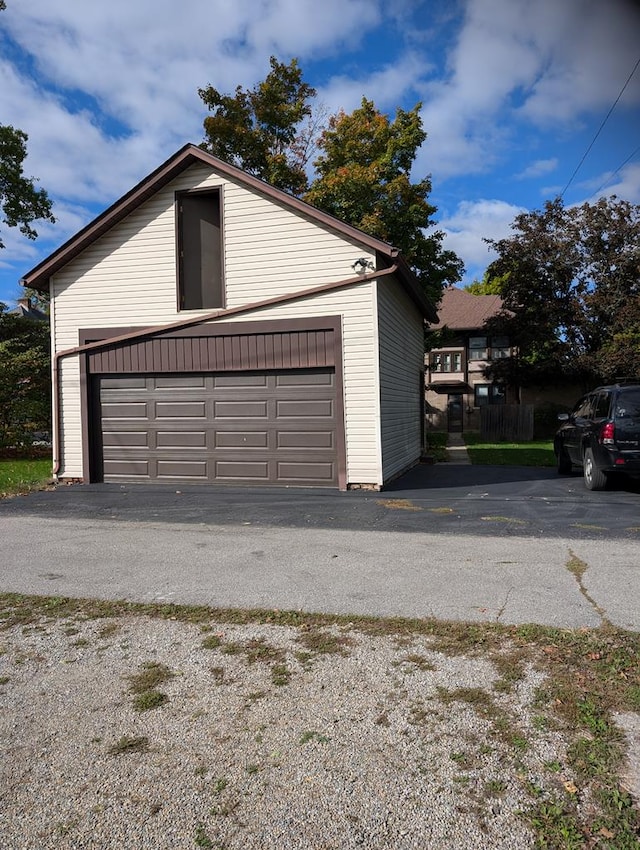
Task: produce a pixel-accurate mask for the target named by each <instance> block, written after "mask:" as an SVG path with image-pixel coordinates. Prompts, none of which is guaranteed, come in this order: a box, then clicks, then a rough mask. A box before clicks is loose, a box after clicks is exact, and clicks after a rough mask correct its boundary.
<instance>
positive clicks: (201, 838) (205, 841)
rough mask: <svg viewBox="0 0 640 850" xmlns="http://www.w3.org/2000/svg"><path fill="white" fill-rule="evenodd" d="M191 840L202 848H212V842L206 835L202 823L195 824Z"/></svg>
mask: <svg viewBox="0 0 640 850" xmlns="http://www.w3.org/2000/svg"><path fill="white" fill-rule="evenodd" d="M193 840H194V843H195V845H196V847H202V848H204V850H214V843H213V841H212V840H211V839H210V838H209V836H208V835H207V832H206V830H205V828H204V824H203V823H198V824H196V829H195V834H194V837H193Z"/></svg>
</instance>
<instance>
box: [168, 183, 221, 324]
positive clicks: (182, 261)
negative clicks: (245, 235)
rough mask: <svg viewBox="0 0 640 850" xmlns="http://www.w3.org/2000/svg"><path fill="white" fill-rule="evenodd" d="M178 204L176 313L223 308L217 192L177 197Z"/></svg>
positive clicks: (218, 191)
mask: <svg viewBox="0 0 640 850" xmlns="http://www.w3.org/2000/svg"><path fill="white" fill-rule="evenodd" d="M177 201H178V287H179V297H178V304H179V309H180V310H215V309H216V308H217V307H224V283H223V276H222V229H221V214H220V207H221V203H220V190H219V189H214V190H207V191H206V192H184V193H180V194H179V195H178V196H177Z"/></svg>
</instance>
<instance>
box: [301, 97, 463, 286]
mask: <svg viewBox="0 0 640 850" xmlns="http://www.w3.org/2000/svg"><path fill="white" fill-rule="evenodd" d="M420 107H421V104H419V103H418V104H416V106H415V107H414V108H413V109H411V110H409V111H405V110H403V109H398V110H396V117H395V120H393V121H391V120H390V119H389V117H388V116H387V115H384V114H383V113H381V112H380V111H379V110H377V109H376V107H375V105H374V104H373V102H372V101H370V100H367V99H366V98H363V100H362V104H361V106H360V107H359V108H358V109H355V110H354V111H353V112H352V113H351V114H349V115H348V114H346V113H345V112H343V111H341V112H339V113H338V114H337V115H334V116H332V118H331V119H330V120H329V126H328V127H327V129H326V130H325V131H324V132H323V133H322V135H321V137H320V139H319V141H318V147H319V148H320V151H321V153H320V156H319V157H318V159H317V160H316V161H315V163H314V165H315V167H316V169H317V177H316V179H315V180H314V181H313V183H312V184H311V187H310V189H309V191H308V192H307V193H306V195H305V196H304V198H305V200H306V201H308V202H309V203H310V204H313V205H314V206H316V207H318V208H319V209H322V210H324V211H325V212H328V213H331V214H332V215H334V216H336V218H339V219H340V220H341V221H345V222H347V223H348V224H352V225H354V226H355V227H358V228H359V229H360V230H363V231H364V232H365V233H369V234H370V235H371V236H376V237H377V238H379V239H382V240H384V241H385V242H388V243H390V244H391V245H394V246H395V247H397V248H399V249H400V251H401V252H402V254H403V255H404V257H405V259H406V260H407V262H408V263H409V265H410V266H411V267H412V269H413V270H414V272H415V273H416V276H417V277H418V279H419V280H420V282H421V283H422V285H423V288H424V290H425V292H426V294H427V295H428V296H429V297H430V298H431V299H432V300H433V301H434V302H438V301H439V300H440V297H441V294H442V288H443V286H444V285H446V284H451V283H455V282H456V281H457V280H460V278H461V276H462V271H463V266H462V262H461V260H460V259H459V258H458V257H457V256H456V255H455V254H454V253H453V251H445V250H444V249H443V248H442V240H443V238H444V234H442V233H441V232H439V231H434V230H433V229H432V228H433V225H434V221H433V215H434V214H435V212H436V207H434V206H433V205H432V204H430V203H429V201H428V196H429V194H430V192H431V180H430V179H429V178H428V177H425V178H423V179H422V180H420V181H419V182H417V183H413V182H412V181H411V175H410V173H411V168H412V166H413V163H414V161H415V158H416V154H417V152H418V149H419V147H420V145H421V144H422V143H423V142H424V141H425V139H426V137H427V134H426V133H425V131H424V130H423V128H422V120H421V118H420ZM425 231H429V233H428V235H427V233H425Z"/></svg>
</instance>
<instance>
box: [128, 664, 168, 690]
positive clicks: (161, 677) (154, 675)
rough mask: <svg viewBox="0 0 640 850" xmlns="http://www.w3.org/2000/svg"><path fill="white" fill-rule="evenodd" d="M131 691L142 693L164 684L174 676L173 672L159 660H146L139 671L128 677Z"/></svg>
mask: <svg viewBox="0 0 640 850" xmlns="http://www.w3.org/2000/svg"><path fill="white" fill-rule="evenodd" d="M127 678H128V679H129V682H130V683H131V684H130V685H129V688H130V690H131V693H134V694H141V693H143V692H144V691H150V690H152V689H153V688H157V687H158V685H162V684H163V683H164V682H166V681H168V680H169V679H171V678H173V673H172V672H171V670H169V668H168V667H166V666H165V665H164V664H159V663H158V662H157V661H147V662H145V663H144V664H143V665H142V667H141V669H140V672H139V673H134V674H133V675H131V676H128V677H127Z"/></svg>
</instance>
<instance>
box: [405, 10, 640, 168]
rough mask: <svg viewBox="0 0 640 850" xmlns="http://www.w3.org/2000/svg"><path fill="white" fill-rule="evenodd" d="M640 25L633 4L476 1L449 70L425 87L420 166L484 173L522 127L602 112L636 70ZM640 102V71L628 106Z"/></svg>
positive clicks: (562, 123)
mask: <svg viewBox="0 0 640 850" xmlns="http://www.w3.org/2000/svg"><path fill="white" fill-rule="evenodd" d="M427 24H428V21H427V20H426V13H425V26H427ZM639 31H640V11H639V10H638V9H637V7H636V6H635V5H634V4H632V3H631V2H625V0H609V2H607V3H601V2H600V0H563V2H561V3H559V2H557V0H536V2H535V3H532V2H531V0H468V2H467V4H466V11H465V15H464V19H463V22H462V26H461V28H460V30H459V33H458V36H457V41H456V43H455V45H454V46H453V48H452V49H451V50H450V52H449V55H448V61H447V69H446V74H445V76H444V77H443V78H442V79H436V80H430V81H428V82H426V83H424V84H423V85H422V94H423V98H424V102H425V106H424V110H423V121H424V126H425V128H426V129H427V131H428V132H429V141H428V142H427V145H426V146H425V149H424V151H423V153H422V155H421V157H420V161H419V165H420V167H421V168H422V170H429V169H431V170H433V171H434V172H437V174H438V175H439V176H440V177H443V178H444V177H446V176H455V175H457V174H464V173H482V172H483V171H487V170H488V169H490V168H491V167H493V166H494V165H495V164H496V163H497V162H499V161H500V159H501V158H502V157H505V156H506V142H507V141H509V140H510V139H511V135H512V132H515V125H516V124H518V125H521V124H522V123H523V122H526V123H527V124H528V126H529V129H532V128H533V129H536V128H538V129H541V128H546V129H549V126H550V125H551V126H552V127H553V129H554V131H556V132H561V131H563V130H565V131H566V130H567V129H568V128H570V127H572V126H574V125H575V122H576V121H577V120H579V119H582V118H584V117H585V116H587V115H592V114H593V113H594V111H596V112H598V113H599V114H601V111H602V109H603V107H604V106H607V107H608V106H610V105H611V104H612V103H613V100H614V99H615V97H616V96H617V94H618V93H619V91H620V88H621V87H622V85H623V83H624V81H625V80H626V78H627V76H628V74H629V73H630V71H631V69H632V68H633V65H634V63H635V61H636V59H637V33H638V32H639ZM639 102H640V74H639V75H638V78H637V80H636V81H635V84H634V86H630V88H629V90H628V91H627V92H626V93H625V97H624V98H623V99H622V101H621V104H620V108H624V107H625V106H626V107H627V108H629V107H631V106H633V105H635V104H637V103H639ZM499 128H502V129H499ZM427 165H428V168H427Z"/></svg>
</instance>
